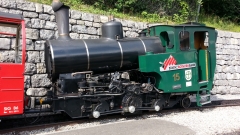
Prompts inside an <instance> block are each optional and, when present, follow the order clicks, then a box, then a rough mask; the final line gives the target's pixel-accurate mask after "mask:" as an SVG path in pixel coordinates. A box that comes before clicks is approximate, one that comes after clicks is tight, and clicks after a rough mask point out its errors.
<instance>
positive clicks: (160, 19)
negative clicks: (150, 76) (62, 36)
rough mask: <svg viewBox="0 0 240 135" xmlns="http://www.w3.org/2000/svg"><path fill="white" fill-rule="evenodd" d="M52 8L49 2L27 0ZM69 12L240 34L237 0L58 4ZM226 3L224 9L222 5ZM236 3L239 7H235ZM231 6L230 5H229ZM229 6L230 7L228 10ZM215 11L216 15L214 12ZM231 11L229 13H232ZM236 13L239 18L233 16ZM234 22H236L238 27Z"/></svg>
mask: <svg viewBox="0 0 240 135" xmlns="http://www.w3.org/2000/svg"><path fill="white" fill-rule="evenodd" d="M29 1H34V2H38V3H43V4H51V3H52V0H29ZM61 1H62V2H63V3H64V4H66V5H68V6H70V7H71V9H75V10H80V11H82V12H90V13H94V14H101V15H107V16H108V15H113V16H114V17H116V18H122V19H130V20H134V21H142V22H149V23H153V22H157V23H165V24H166V23H167V24H173V22H174V23H183V22H188V21H195V19H196V18H197V16H198V15H199V13H198V10H199V8H200V7H199V4H201V5H202V6H201V11H202V9H204V12H201V14H200V18H199V21H200V22H202V23H205V24H207V25H209V26H212V27H216V28H218V29H222V30H231V31H240V26H239V18H240V16H239V12H240V8H239V7H240V0H231V1H235V5H232V4H234V3H231V2H230V0H61ZM221 2H225V3H228V4H226V5H221V4H223V3H221ZM238 2H239V3H238ZM229 4H230V5H229ZM228 6H231V7H230V8H229V9H228ZM215 10H216V11H215ZM231 10H232V11H231ZM237 11H238V14H236V12H237ZM231 20H232V21H233V22H238V25H237V24H236V23H233V22H232V21H231Z"/></svg>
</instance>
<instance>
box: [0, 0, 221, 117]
mask: <svg viewBox="0 0 240 135" xmlns="http://www.w3.org/2000/svg"><path fill="white" fill-rule="evenodd" d="M52 7H53V11H54V12H55V15H56V21H57V26H58V31H59V32H58V33H59V37H58V39H56V40H47V41H46V44H45V50H44V52H45V64H46V68H47V73H48V75H49V78H50V79H51V81H52V87H51V89H50V90H49V91H48V92H47V94H46V95H45V97H37V98H35V97H32V96H31V95H25V97H30V99H31V100H28V101H24V100H23V87H22V85H23V83H22V85H21V88H22V95H21V94H19V95H20V96H21V97H22V98H21V104H22V106H19V107H21V108H22V110H23V111H21V112H19V114H22V113H28V112H39V113H41V112H45V111H50V112H54V113H57V112H65V113H66V114H68V115H69V116H70V117H72V118H80V117H94V118H98V117H99V116H101V115H107V114H113V113H122V114H124V115H126V114H135V113H141V112H142V111H144V110H155V111H160V110H161V109H163V108H169V107H173V106H174V105H177V104H179V105H181V106H182V107H183V108H188V107H189V106H190V105H191V101H190V99H189V96H190V95H194V94H196V101H197V105H198V106H202V105H204V104H207V103H210V102H211V101H210V91H211V89H212V87H213V78H214V71H215V68H216V49H215V44H216V37H217V32H216V31H215V29H214V28H211V27H207V26H205V25H203V24H199V23H193V22H190V23H186V24H181V25H174V26H173V25H172V26H171V25H158V26H152V27H149V28H147V29H144V30H143V31H142V32H141V33H140V36H139V37H135V38H124V37H123V30H122V24H121V23H120V22H116V21H113V20H112V21H110V22H107V23H105V24H103V25H102V37H101V38H100V39H79V40H74V39H71V38H70V36H69V17H68V15H69V7H68V6H65V5H64V4H63V3H61V2H60V1H53V4H52ZM0 15H1V14H0ZM21 24H24V20H23V19H22V20H21ZM23 26H24V25H23ZM22 29H23V30H24V27H23V28H22ZM22 37H23V38H22V39H23V43H24V44H23V48H22V50H23V56H22V59H23V58H25V33H24V32H23V33H22ZM21 66H24V60H23V61H22V65H21ZM23 69H24V68H23ZM21 70H22V68H21ZM22 75H23V74H22ZM9 76H11V75H10V74H9ZM8 85H9V83H8ZM2 89H3V88H2V87H1V92H2ZM9 94H12V93H11V92H9ZM2 97H3V94H2V93H0V99H2ZM204 98H205V100H202V99H204ZM27 102H29V104H26V103H27ZM24 103H25V104H24ZM44 105H47V106H49V108H48V109H42V106H44ZM0 107H1V106H0ZM1 109H2V108H1ZM1 109H0V111H1ZM12 114H13V113H12ZM5 115H9V114H1V113H0V117H4V116H5Z"/></svg>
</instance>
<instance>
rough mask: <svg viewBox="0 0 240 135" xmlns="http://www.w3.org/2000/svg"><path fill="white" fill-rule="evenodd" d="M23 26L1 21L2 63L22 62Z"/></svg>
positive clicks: (0, 43) (0, 48)
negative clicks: (5, 23)
mask: <svg viewBox="0 0 240 135" xmlns="http://www.w3.org/2000/svg"><path fill="white" fill-rule="evenodd" d="M21 41H22V40H21V27H17V25H16V26H13V25H9V26H7V25H4V24H1V23H0V63H21V62H22V48H21V44H22V42H21Z"/></svg>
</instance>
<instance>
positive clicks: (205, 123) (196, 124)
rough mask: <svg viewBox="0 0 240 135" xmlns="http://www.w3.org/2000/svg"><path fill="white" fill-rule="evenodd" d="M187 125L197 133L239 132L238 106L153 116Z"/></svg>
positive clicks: (239, 115) (214, 134) (239, 111)
mask: <svg viewBox="0 0 240 135" xmlns="http://www.w3.org/2000/svg"><path fill="white" fill-rule="evenodd" d="M155 119H161V120H166V121H171V122H174V123H177V124H179V125H183V126H186V127H189V128H190V129H192V130H194V131H195V132H197V135H216V134H229V135H230V134H240V132H239V129H240V107H239V106H237V107H220V108H214V109H204V110H203V111H187V112H172V113H168V114H164V115H163V116H162V117H155Z"/></svg>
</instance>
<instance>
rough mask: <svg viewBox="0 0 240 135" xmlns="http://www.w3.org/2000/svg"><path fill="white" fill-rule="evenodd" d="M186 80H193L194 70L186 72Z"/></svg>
mask: <svg viewBox="0 0 240 135" xmlns="http://www.w3.org/2000/svg"><path fill="white" fill-rule="evenodd" d="M185 78H186V80H188V81H189V80H191V79H192V70H185Z"/></svg>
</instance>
